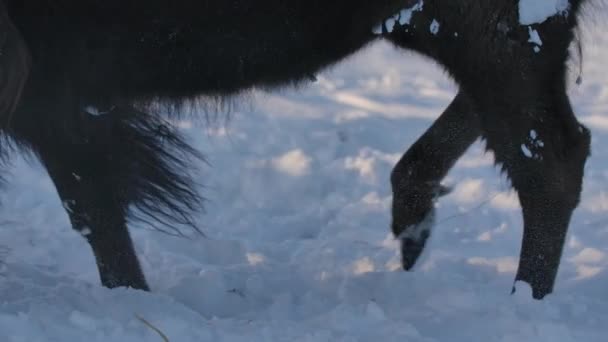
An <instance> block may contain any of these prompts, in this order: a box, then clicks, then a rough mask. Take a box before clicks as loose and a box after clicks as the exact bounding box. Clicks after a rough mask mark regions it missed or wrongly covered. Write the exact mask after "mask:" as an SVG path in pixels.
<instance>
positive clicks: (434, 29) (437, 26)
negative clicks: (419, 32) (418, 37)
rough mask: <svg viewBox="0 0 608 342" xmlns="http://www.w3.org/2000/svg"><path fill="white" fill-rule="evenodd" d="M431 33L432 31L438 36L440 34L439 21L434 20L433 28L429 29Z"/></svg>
mask: <svg viewBox="0 0 608 342" xmlns="http://www.w3.org/2000/svg"><path fill="white" fill-rule="evenodd" d="M429 31H431V33H432V34H434V35H437V32H439V22H438V21H437V19H433V22H431V26H430V27H429Z"/></svg>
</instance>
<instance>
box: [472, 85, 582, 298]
mask: <svg viewBox="0 0 608 342" xmlns="http://www.w3.org/2000/svg"><path fill="white" fill-rule="evenodd" d="M543 101H545V100H543ZM503 114H504V115H501V116H492V118H490V119H489V120H488V121H485V120H484V123H483V130H484V132H483V135H484V136H485V138H486V139H487V142H488V148H490V149H492V150H493V151H494V152H495V155H496V161H497V162H498V163H500V164H502V166H503V170H505V171H506V172H507V174H508V176H509V178H510V179H511V182H512V184H513V187H514V188H515V189H516V190H517V193H518V196H519V200H520V203H521V206H522V210H523V219H524V234H523V241H522V246H521V254H520V260H519V268H518V271H517V275H516V277H515V280H516V281H524V282H526V283H528V284H530V286H531V287H532V295H533V297H534V298H536V299H542V298H543V297H544V296H546V295H547V294H549V293H551V292H552V291H553V285H554V283H555V278H556V275H557V271H558V267H559V263H560V258H561V254H562V249H563V246H564V241H565V238H566V234H567V231H568V225H569V222H570V217H571V215H572V212H573V211H574V209H575V208H576V206H577V205H578V202H579V199H580V193H581V188H582V179H583V172H584V165H585V161H586V159H587V157H588V155H589V151H590V134H589V131H588V130H587V129H586V128H585V127H583V126H582V125H581V124H579V123H578V122H577V121H576V119H575V118H574V114H573V112H572V108H571V106H570V103H569V101H568V98H567V96H566V94H565V91H563V92H562V94H561V95H559V96H558V99H557V100H555V101H554V102H553V103H552V104H551V105H550V106H549V107H548V108H547V110H538V111H536V112H535V113H533V114H530V113H527V114H525V115H523V116H520V115H517V114H515V115H514V114H511V115H507V114H506V113H503ZM514 290H515V288H514V289H513V291H514Z"/></svg>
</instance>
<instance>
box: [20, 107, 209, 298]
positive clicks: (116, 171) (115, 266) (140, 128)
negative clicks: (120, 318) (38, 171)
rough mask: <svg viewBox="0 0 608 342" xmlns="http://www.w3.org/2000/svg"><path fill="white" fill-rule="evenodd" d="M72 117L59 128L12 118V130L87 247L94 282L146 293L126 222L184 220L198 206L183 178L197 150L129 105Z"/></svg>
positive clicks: (188, 221)
mask: <svg viewBox="0 0 608 342" xmlns="http://www.w3.org/2000/svg"><path fill="white" fill-rule="evenodd" d="M76 121H78V124H74V123H73V122H72V121H70V122H71V125H72V126H70V127H69V129H67V131H66V130H64V131H62V130H61V129H57V128H56V127H55V128H52V129H47V128H45V127H43V126H44V125H35V126H32V125H31V122H34V121H33V120H25V121H22V120H18V121H17V125H16V126H15V129H16V130H17V132H16V133H17V134H18V138H19V139H20V140H21V141H22V142H25V143H26V144H28V145H29V146H30V147H31V148H32V150H34V151H35V152H36V153H37V154H38V156H39V158H40V159H41V161H42V163H43V164H44V166H45V167H46V168H47V171H48V173H49V175H50V177H51V178H52V180H53V182H54V183H55V186H56V188H57V190H58V193H59V196H60V198H61V201H62V202H63V205H64V207H65V209H66V211H67V212H68V215H69V217H70V220H71V222H72V226H73V228H74V229H75V230H77V231H78V232H80V233H81V234H82V235H83V236H84V237H85V238H86V239H87V241H88V242H89V244H90V245H91V247H92V249H93V252H94V254H95V258H96V262H97V266H98V269H99V274H100V278H101V281H102V284H103V285H104V286H107V287H110V288H113V287H119V286H128V287H132V288H137V289H143V290H148V289H149V288H148V285H147V283H146V280H145V278H144V275H143V273H142V271H141V267H140V265H139V262H138V259H137V256H136V254H135V251H134V248H133V244H132V241H131V238H130V236H129V232H128V229H127V220H128V218H135V219H138V218H142V219H143V218H144V217H146V218H147V219H148V220H147V221H148V222H151V221H154V220H156V222H158V223H161V224H166V223H167V222H172V223H177V224H182V225H183V224H192V219H191V217H190V216H189V215H190V213H191V212H192V211H195V210H197V209H198V208H199V205H200V198H199V197H198V195H197V193H196V190H194V189H196V188H195V187H194V185H193V182H192V179H191V177H190V171H191V170H192V168H191V167H190V166H191V165H190V161H192V160H191V159H192V158H196V157H197V154H196V152H194V151H193V150H192V149H191V148H190V147H189V146H188V145H187V144H186V143H185V142H184V141H183V140H182V139H181V138H180V137H179V135H177V132H175V131H174V130H173V129H172V128H171V127H170V126H168V125H166V124H165V123H164V122H163V121H162V120H160V119H158V118H156V117H152V116H149V115H147V114H144V113H141V112H138V111H137V110H135V109H133V108H130V107H118V108H114V109H113V110H111V111H109V112H107V113H106V114H102V115H97V116H94V115H91V114H89V113H87V112H85V111H82V112H81V113H80V114H79V119H78V120H76ZM28 122H29V123H28ZM28 129H29V130H28ZM33 130H35V131H36V133H35V134H34V133H33V132H32V131H33ZM133 207H135V209H137V210H136V211H135V214H133V212H132V211H131V209H134V208H133ZM135 215H137V216H135ZM142 216H144V217H142ZM150 219H151V220H150Z"/></svg>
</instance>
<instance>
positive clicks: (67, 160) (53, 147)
mask: <svg viewBox="0 0 608 342" xmlns="http://www.w3.org/2000/svg"><path fill="white" fill-rule="evenodd" d="M95 121H100V122H94V123H91V124H90V126H89V128H88V129H91V130H98V131H99V132H102V131H104V130H106V131H107V130H108V127H103V126H104V125H103V124H102V123H101V120H95ZM96 135H97V134H92V135H91V136H89V137H87V138H85V139H83V140H80V141H79V140H71V139H70V140H65V139H58V140H50V139H49V140H47V141H40V144H39V145H38V146H34V149H35V150H36V152H37V153H38V155H39V157H40V159H41V161H42V163H43V164H44V166H45V167H46V169H47V171H48V173H49V176H50V177H51V179H52V180H53V182H54V184H55V186H56V188H57V191H58V193H59V197H60V199H61V201H62V203H63V206H64V208H65V210H66V211H67V213H68V215H69V218H70V221H71V223H72V227H73V228H74V229H75V230H76V231H78V232H79V233H80V234H81V235H82V236H83V237H84V238H85V239H86V240H87V241H88V242H89V244H90V246H91V248H92V249H93V253H94V255H95V259H96V262H97V267H98V269H99V275H100V278H101V282H102V284H103V285H104V286H106V287H109V288H114V287H120V286H128V287H132V288H136V289H142V290H149V288H148V285H147V283H146V280H145V278H144V275H143V273H142V271H141V267H140V265H139V261H138V259H137V256H136V254H135V250H134V248H133V243H132V242H131V238H130V236H129V231H128V229H127V224H126V215H127V212H126V211H127V208H126V207H125V203H124V201H123V200H122V198H124V194H121V193H120V192H121V191H123V190H125V189H121V188H120V187H118V186H117V184H115V182H114V179H113V178H114V176H115V174H116V172H115V171H114V170H113V168H115V167H119V166H120V165H116V163H115V162H113V160H112V159H113V157H114V156H113V155H112V152H115V153H116V152H120V151H108V149H107V147H108V145H106V144H108V143H109V142H108V141H104V140H105V138H103V134H99V135H97V137H96ZM108 138H111V137H110V136H108ZM87 140H88V141H87Z"/></svg>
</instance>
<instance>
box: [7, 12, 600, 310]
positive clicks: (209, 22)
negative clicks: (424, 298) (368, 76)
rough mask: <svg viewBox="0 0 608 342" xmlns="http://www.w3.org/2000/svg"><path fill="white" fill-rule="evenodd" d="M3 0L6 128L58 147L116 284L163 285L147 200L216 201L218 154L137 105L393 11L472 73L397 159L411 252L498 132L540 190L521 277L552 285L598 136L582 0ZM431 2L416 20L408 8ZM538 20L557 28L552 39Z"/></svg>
mask: <svg viewBox="0 0 608 342" xmlns="http://www.w3.org/2000/svg"><path fill="white" fill-rule="evenodd" d="M3 1H4V4H6V8H3V7H0V20H2V22H0V33H1V35H0V38H2V35H4V36H5V37H8V39H6V40H5V41H4V43H3V41H1V40H0V44H2V43H3V44H4V46H3V48H4V49H8V50H7V53H6V54H3V55H1V56H0V71H2V72H4V73H7V71H8V70H10V72H8V75H9V77H8V78H4V79H1V80H0V87H1V88H0V119H1V122H3V123H4V125H3V126H0V130H2V132H3V134H5V135H8V136H9V137H10V138H11V139H12V140H14V141H15V142H16V143H17V144H18V145H19V146H23V147H27V148H28V149H30V150H32V151H34V152H35V153H36V154H37V155H38V156H39V158H40V159H41V160H42V162H43V163H44V165H45V166H46V168H47V170H48V172H49V175H50V176H51V178H52V179H53V181H54V182H55V185H56V187H57V190H58V193H59V196H60V197H61V199H62V201H63V203H64V205H65V207H66V210H67V211H68V214H69V215H70V219H71V220H72V224H73V226H74V228H75V229H76V230H78V231H79V232H81V233H82V234H83V235H84V236H85V237H86V238H87V240H88V242H89V243H90V244H91V247H92V249H93V252H94V253H95V256H96V260H97V264H98V268H99V271H100V276H101V279H102V283H103V284H104V285H106V286H109V287H114V286H132V287H135V288H140V289H147V288H148V286H147V284H146V281H145V278H144V277H143V274H142V273H141V270H140V267H139V263H138V261H137V258H136V256H135V253H134V251H133V247H132V243H131V240H130V237H129V234H128V231H127V228H126V221H127V218H128V217H129V215H131V217H135V218H142V217H141V216H137V213H139V214H142V215H143V219H150V221H152V223H153V224H154V222H156V223H161V224H166V225H168V226H169V227H172V225H174V224H192V223H193V220H192V218H191V216H190V215H191V213H192V212H194V211H196V210H198V209H199V208H200V204H201V199H200V197H199V195H198V194H197V193H196V192H195V190H193V189H194V188H195V186H194V181H193V178H192V175H191V173H190V171H189V168H188V167H189V165H190V164H191V163H190V162H191V161H192V160H194V159H198V158H200V156H198V155H197V153H196V152H195V151H193V149H192V148H190V147H189V146H188V144H187V142H185V141H184V140H183V139H182V138H181V137H180V136H179V135H178V134H177V132H176V131H175V130H174V129H173V128H171V127H170V126H169V125H167V124H165V123H164V122H162V120H161V119H159V118H158V116H154V115H149V114H145V113H142V112H140V111H138V110H136V109H135V108H141V107H138V106H139V105H143V106H144V107H148V108H149V107H150V106H152V105H154V104H156V103H159V102H160V103H163V104H168V105H169V107H171V106H174V107H175V108H179V105H180V104H181V103H184V102H185V101H191V100H192V101H196V100H195V99H197V98H200V96H203V95H204V96H205V97H206V98H213V99H220V101H223V100H224V99H226V98H228V97H230V96H234V95H236V94H239V93H241V92H243V91H246V90H247V89H251V88H252V87H259V88H264V89H271V88H275V87H279V86H288V85H294V84H300V83H302V82H306V81H307V80H310V79H314V75H315V74H316V73H317V72H319V71H320V70H322V69H324V68H327V67H329V66H331V65H332V64H334V63H337V62H339V61H340V60H342V59H344V58H345V57H346V56H348V55H351V54H352V53H354V52H356V51H358V50H360V49H361V48H363V47H364V46H365V45H366V44H368V43H369V42H371V41H373V40H374V39H377V38H378V35H376V34H374V33H373V28H374V27H375V26H376V25H377V24H378V23H381V22H382V21H383V20H385V19H387V18H389V20H388V21H386V22H385V23H384V25H383V30H382V34H380V35H379V36H380V37H382V38H385V39H387V40H389V41H391V42H393V43H394V44H395V45H396V46H399V47H402V48H405V49H408V50H414V51H417V52H419V53H422V54H424V55H426V56H428V57H430V58H432V59H433V60H435V61H437V62H438V63H439V64H441V65H442V66H443V67H445V69H446V70H447V71H448V73H449V74H450V75H451V76H452V77H453V78H454V80H455V81H456V82H457V83H458V84H459V85H460V92H459V94H458V96H457V97H456V98H455V99H454V101H453V102H452V104H450V106H449V107H448V108H447V109H446V111H445V112H444V113H443V114H442V115H441V117H440V118H439V119H438V120H437V121H436V122H435V123H434V124H433V126H431V128H430V129H429V130H428V131H427V132H426V133H425V134H424V135H423V136H422V137H421V138H420V140H419V141H418V142H416V143H415V144H414V145H413V146H412V148H411V149H410V150H409V151H408V152H407V153H406V154H405V155H404V156H403V158H402V159H401V160H400V161H399V163H398V164H397V165H396V167H395V169H394V170H393V173H392V177H391V182H392V186H393V194H394V199H393V210H392V215H393V222H392V230H393V232H394V234H395V235H396V236H397V237H398V238H400V239H401V240H402V254H403V266H404V268H405V269H410V268H411V267H412V266H413V265H414V263H415V262H416V260H417V258H418V256H419V255H420V253H421V251H422V250H423V248H424V245H425V242H426V240H427V238H428V236H429V235H430V227H431V223H432V218H433V202H434V201H435V200H436V197H437V196H439V195H441V194H442V193H443V192H445V191H444V190H445V189H444V188H442V186H441V185H440V181H441V180H442V178H443V177H444V176H445V175H446V174H447V172H448V171H449V169H450V168H451V167H452V165H453V164H454V163H455V162H456V161H457V159H458V158H459V157H460V156H461V155H462V154H463V153H464V151H466V149H467V148H468V147H469V146H470V144H471V143H473V141H475V139H477V138H478V137H482V138H484V139H485V140H486V142H487V147H488V148H489V149H491V150H492V151H494V153H495V155H496V160H497V162H498V163H500V164H501V165H502V167H503V169H504V171H505V172H506V173H507V174H508V176H509V177H510V179H511V181H512V183H513V186H514V188H515V189H516V190H517V191H518V194H519V197H520V202H521V204H522V207H523V214H524V221H525V222H524V224H525V227H524V237H523V243H522V251H521V257H520V265H519V270H518V273H517V276H516V279H517V280H522V281H525V282H528V283H529V284H530V285H531V286H532V289H533V296H534V297H535V298H542V297H544V296H545V295H547V294H548V293H550V292H551V291H552V289H553V284H554V282H555V275H556V274H557V269H558V266H559V260H560V257H561V251H562V248H563V242H564V238H565V236H566V232H567V228H568V224H569V220H570V216H571V213H572V211H573V210H574V208H575V207H576V206H577V204H578V201H579V196H580V191H581V186H582V177H583V167H584V163H585V160H586V158H587V156H588V154H589V141H590V136H589V132H588V130H587V129H586V128H584V127H583V126H582V125H580V124H579V123H578V121H577V120H576V118H575V116H574V113H573V111H572V108H571V106H570V103H569V99H568V96H567V93H566V75H567V69H566V62H567V60H568V58H569V55H568V48H569V46H570V45H571V43H572V42H573V39H574V31H575V29H576V26H577V14H578V12H579V9H580V6H581V4H582V2H583V1H582V0H571V1H570V4H571V6H570V8H569V10H568V11H567V12H566V13H562V14H558V15H556V16H553V17H551V18H549V19H548V20H547V21H545V22H543V23H541V24H534V25H531V26H530V27H524V26H521V25H520V24H519V23H518V7H517V6H518V0H458V1H455V0H426V1H424V2H422V1H417V0H377V1H369V0H348V1H347V0H335V1H326V0H306V1H305V0H291V1H284V0H256V1H251V0H178V1H175V0H171V1H170V0H149V1H146V2H142V1H139V0H107V1H97V0H78V1H76V0H3ZM414 5H416V6H417V10H416V11H413V12H412V13H411V14H412V16H411V20H409V21H406V20H401V19H402V18H401V17H400V16H399V15H397V17H394V16H393V15H394V14H395V13H400V11H401V10H402V9H404V8H411V7H412V6H414ZM401 13H402V15H404V13H405V12H401ZM390 18H393V19H390ZM395 18H396V19H397V21H398V23H396V24H395ZM393 24H394V25H393ZM389 26H390V27H389ZM529 30H536V31H538V32H539V34H540V36H541V38H542V40H543V45H542V47H541V48H540V50H538V51H535V46H534V45H533V44H532V43H530V42H529ZM26 46H27V48H26ZM537 48H538V47H537ZM28 56H31V62H30V58H29V57H28ZM28 70H29V76H28ZM26 81H27V83H26ZM24 84H25V85H24ZM16 103H19V105H18V106H15V104H16ZM136 105H138V106H136ZM132 208H135V209H136V210H135V211H130V209H132Z"/></svg>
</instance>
